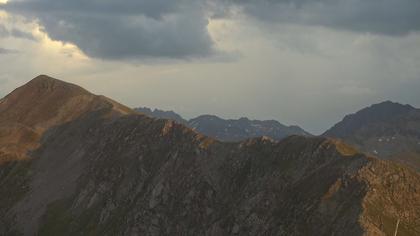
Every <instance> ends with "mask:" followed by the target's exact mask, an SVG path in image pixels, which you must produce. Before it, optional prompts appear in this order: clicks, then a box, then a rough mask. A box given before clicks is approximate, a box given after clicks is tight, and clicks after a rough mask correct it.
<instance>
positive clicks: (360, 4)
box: [224, 0, 420, 35]
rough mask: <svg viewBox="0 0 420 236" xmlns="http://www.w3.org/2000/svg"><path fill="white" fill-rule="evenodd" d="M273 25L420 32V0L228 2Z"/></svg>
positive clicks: (233, 0) (259, 0)
mask: <svg viewBox="0 0 420 236" xmlns="http://www.w3.org/2000/svg"><path fill="white" fill-rule="evenodd" d="M224 2H230V3H233V4H236V5H237V6H240V7H242V8H243V9H244V11H245V12H247V13H248V14H249V15H252V16H255V17H256V18H258V19H261V20H264V21H271V22H279V21H281V22H289V23H298V24H306V25H321V26H326V27H332V28H337V29H344V30H351V31H360V32H370V33H377V34H385V35H403V34H407V33H409V32H412V31H419V30H420V14H419V12H420V1H418V0H313V1H309V0H224Z"/></svg>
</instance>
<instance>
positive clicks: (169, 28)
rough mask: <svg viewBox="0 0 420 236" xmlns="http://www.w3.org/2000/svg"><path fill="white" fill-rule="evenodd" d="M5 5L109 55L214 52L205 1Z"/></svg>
mask: <svg viewBox="0 0 420 236" xmlns="http://www.w3.org/2000/svg"><path fill="white" fill-rule="evenodd" d="M3 8H4V9H5V10H6V11H9V12H15V13H18V14H22V15H24V16H26V17H29V18H33V19H38V20H39V22H40V24H41V25H42V26H43V27H44V29H45V31H46V32H47V33H48V34H49V36H50V37H51V38H53V39H56V40H60V41H64V42H71V43H74V44H76V45H77V46H78V47H79V48H80V49H81V50H82V51H84V52H85V53H86V54H87V55H89V56H92V57H97V58H105V59H125V58H148V57H166V58H188V57H204V56H208V55H210V54H212V53H213V52H214V49H213V42H212V39H211V37H210V35H209V33H208V31H207V25H208V20H207V19H206V16H205V14H204V13H203V12H202V11H203V9H202V7H201V4H199V3H195V2H194V1H190V0H176V1H175V0H174V1H172V0H171V1H168V0H137V1H134V0H119V1H110V0H101V1H99V0H83V1H82V0H74V1H73V0H72V1H68V0H27V1H11V2H9V3H7V4H6V5H4V6H3Z"/></svg>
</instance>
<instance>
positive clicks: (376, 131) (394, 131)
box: [324, 101, 420, 171]
mask: <svg viewBox="0 0 420 236" xmlns="http://www.w3.org/2000/svg"><path fill="white" fill-rule="evenodd" d="M324 135H325V136H327V137H333V138H340V139H342V140H344V141H345V142H347V143H350V144H352V145H354V146H355V147H357V148H359V149H360V150H362V151H364V152H367V153H369V154H371V155H375V156H378V157H380V158H383V159H389V160H393V161H397V162H400V163H403V164H405V165H407V166H409V167H411V168H414V169H416V170H418V171H420V110H419V109H417V108H414V107H412V106H410V105H402V104H399V103H394V102H391V101H386V102H382V103H379V104H375V105H372V106H370V107H367V108H364V109H362V110H360V111H358V112H356V113H355V114H351V115H348V116H346V117H345V118H344V119H343V120H342V121H341V122H339V123H337V124H336V125H335V126H334V127H332V128H331V129H329V130H328V131H327V132H325V134H324Z"/></svg>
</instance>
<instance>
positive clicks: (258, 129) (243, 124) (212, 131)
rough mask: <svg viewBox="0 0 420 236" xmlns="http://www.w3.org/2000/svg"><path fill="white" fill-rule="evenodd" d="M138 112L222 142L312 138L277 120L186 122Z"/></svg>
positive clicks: (212, 118)
mask: <svg viewBox="0 0 420 236" xmlns="http://www.w3.org/2000/svg"><path fill="white" fill-rule="evenodd" d="M135 110H136V111H138V112H140V113H143V114H146V115H148V116H151V117H155V118H160V119H170V120H174V121H177V122H178V123H180V124H184V125H186V126H188V127H190V128H192V129H194V130H196V131H197V132H199V133H202V134H204V135H207V136H209V137H212V138H215V139H218V140H220V141H230V142H232V141H243V140H246V139H249V138H256V137H262V136H266V137H269V138H272V139H274V140H281V139H283V138H285V137H287V136H290V135H303V136H312V135H311V134H310V133H308V132H306V131H305V130H303V129H302V128H300V127H298V126H285V125H283V124H281V123H280V122H278V121H275V120H264V121H260V120H249V119H248V118H240V119H238V120H234V119H229V120H225V119H222V118H220V117H217V116H214V115H202V116H199V117H196V118H193V119H191V120H188V121H187V120H185V119H183V118H182V117H181V116H180V115H178V114H177V113H175V112H173V111H162V110H158V109H155V110H153V111H152V110H151V109H150V108H145V107H144V108H136V109H135Z"/></svg>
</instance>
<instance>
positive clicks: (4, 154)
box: [0, 75, 130, 163]
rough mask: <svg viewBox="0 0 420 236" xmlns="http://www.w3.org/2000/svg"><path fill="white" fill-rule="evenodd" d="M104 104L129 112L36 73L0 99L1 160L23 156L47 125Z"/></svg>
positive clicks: (117, 110)
mask: <svg viewBox="0 0 420 236" xmlns="http://www.w3.org/2000/svg"><path fill="white" fill-rule="evenodd" d="M107 107H109V108H112V111H113V112H115V113H121V114H124V113H127V112H130V109H128V108H127V107H125V106H122V105H120V104H117V103H115V102H113V101H112V100H110V99H108V98H105V97H101V96H95V95H93V94H91V93H89V92H88V91H86V90H84V89H83V88H81V87H78V86H76V85H73V84H69V83H65V82H63V81H59V80H55V79H53V78H50V77H48V76H44V75H41V76H38V77H36V78H35V79H33V80H31V81H30V82H29V83H27V84H26V85H24V86H22V87H20V88H17V89H16V90H15V91H13V93H11V94H9V95H8V96H6V97H5V98H3V99H1V100H0V163H1V162H3V161H7V160H11V159H22V158H25V157H26V152H28V151H29V150H31V149H34V148H36V147H38V145H39V139H40V138H41V136H42V135H43V133H44V132H45V131H46V130H48V129H49V128H51V127H54V126H57V125H60V124H64V123H66V122H69V121H71V120H74V119H76V118H78V117H80V116H82V115H83V114H85V113H87V112H91V111H94V110H101V109H104V108H107Z"/></svg>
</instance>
